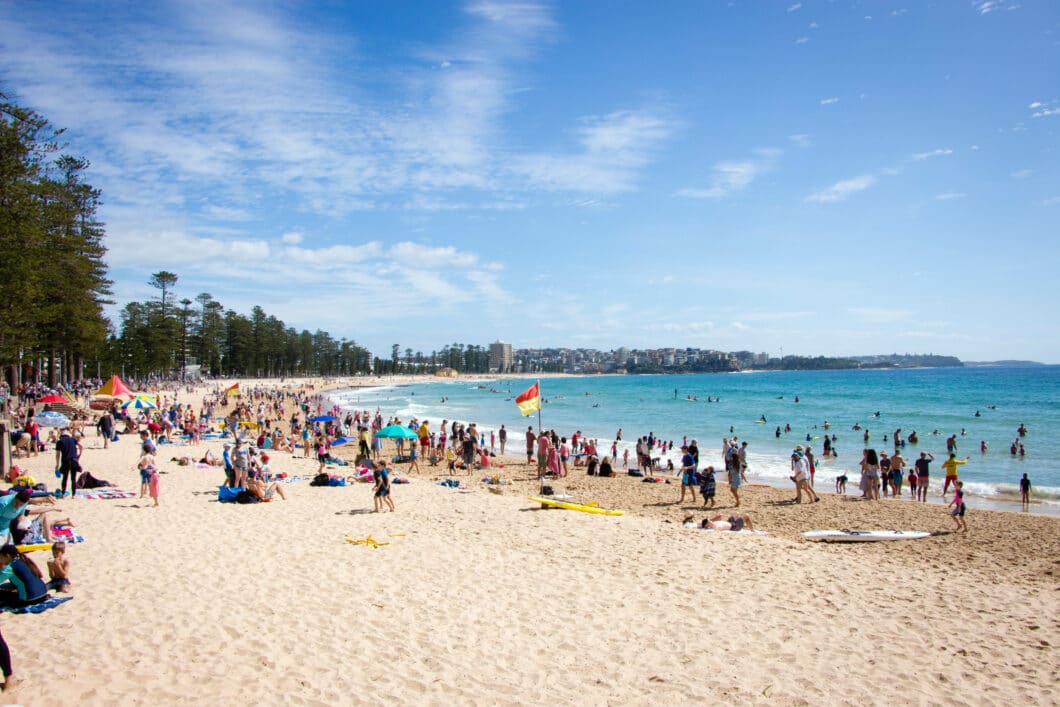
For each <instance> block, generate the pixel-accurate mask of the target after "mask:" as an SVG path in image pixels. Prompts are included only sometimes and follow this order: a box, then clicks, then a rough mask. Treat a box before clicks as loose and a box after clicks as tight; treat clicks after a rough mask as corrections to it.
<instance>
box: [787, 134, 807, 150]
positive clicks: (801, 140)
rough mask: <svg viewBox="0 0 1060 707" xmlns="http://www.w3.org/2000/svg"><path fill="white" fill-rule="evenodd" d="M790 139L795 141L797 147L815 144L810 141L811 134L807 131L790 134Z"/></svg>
mask: <svg viewBox="0 0 1060 707" xmlns="http://www.w3.org/2000/svg"><path fill="white" fill-rule="evenodd" d="M788 140H790V141H791V142H792V143H794V144H795V145H796V146H797V147H812V146H813V143H812V142H811V141H810V136H809V135H807V134H805V133H799V134H797V135H788Z"/></svg>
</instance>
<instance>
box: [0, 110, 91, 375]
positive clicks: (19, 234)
mask: <svg viewBox="0 0 1060 707" xmlns="http://www.w3.org/2000/svg"><path fill="white" fill-rule="evenodd" d="M61 133H62V131H61V130H57V129H56V128H54V127H52V126H51V125H50V124H49V123H48V121H47V120H46V119H45V118H43V117H42V116H40V115H39V114H37V113H35V112H33V111H31V110H28V109H25V108H23V107H21V106H18V105H17V104H15V103H13V102H10V101H8V100H7V98H6V96H3V95H2V94H0V252H3V253H5V257H4V258H2V259H0V365H12V364H15V365H12V368H11V369H10V370H11V371H12V372H13V374H14V375H12V376H11V377H12V379H14V380H13V382H14V381H16V380H17V379H18V378H19V376H20V375H21V371H20V370H19V367H18V365H17V364H19V363H20V362H25V361H32V360H34V359H37V358H43V359H46V360H48V361H49V362H50V365H49V369H48V373H49V382H50V383H51V384H53V385H55V384H58V383H59V382H61V380H60V379H72V378H75V377H78V376H79V374H80V371H79V370H75V369H76V368H77V366H76V365H75V364H74V362H83V361H84V360H85V358H86V357H89V356H99V355H100V353H101V352H102V350H103V349H104V348H105V347H104V345H105V343H106V337H107V322H106V319H105V318H104V317H103V305H104V304H107V303H108V300H107V297H108V295H109V294H110V281H109V280H107V269H106V265H105V263H104V262H103V256H104V255H105V253H106V248H105V247H104V245H103V238H104V235H105V233H104V228H103V224H102V223H100V222H99V221H98V220H97V218H96V211H97V209H98V207H99V197H100V193H99V190H97V189H95V188H93V187H92V186H91V185H89V184H88V183H87V182H86V181H85V174H86V172H87V170H88V167H89V163H88V161H87V160H84V159H81V158H76V157H71V156H69V155H62V154H60V153H59V151H60V149H61V146H60V145H59V143H58V139H59V136H60V135H61ZM60 359H61V360H63V361H65V362H66V363H67V365H66V366H64V367H63V369H62V370H61V371H60V370H59V369H58V367H57V365H56V363H57V362H58V361H59V360H60Z"/></svg>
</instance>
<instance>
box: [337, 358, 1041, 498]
mask: <svg viewBox="0 0 1060 707" xmlns="http://www.w3.org/2000/svg"><path fill="white" fill-rule="evenodd" d="M766 372H770V371H766ZM508 375H510V376H515V377H522V376H521V375H520V374H508ZM580 375H582V374H567V376H568V377H577V376H580ZM593 375H595V374H593ZM609 375H614V374H609ZM397 377H399V378H400V377H402V376H397ZM407 377H408V378H413V379H416V380H408V381H403V382H401V383H400V384H390V385H385V386H384V385H380V384H378V383H373V384H370V385H364V386H357V388H348V389H350V390H356V389H360V388H374V387H391V386H393V387H409V386H412V385H418V384H424V383H453V384H459V383H461V382H464V383H478V382H480V381H482V380H493V379H492V378H486V379H470V378H469V379H463V378H461V379H455V380H454V379H436V378H434V377H433V376H430V377H429V378H428V379H423V378H422V377H421V376H407ZM541 377H542V378H544V377H545V376H541ZM345 389H347V388H343V387H331V388H329V389H327V390H326V391H322V392H324V393H325V394H329V393H341V392H342V391H343V390H345ZM328 399H329V401H330V402H331V404H339V402H338V401H336V400H333V399H332V398H330V397H329V398H328ZM358 405H361V404H360V403H358ZM345 409H348V410H350V411H355V410H357V409H362V408H359V407H348V408H344V410H345ZM384 412H387V411H385V410H384ZM394 412H395V411H394V410H393V409H391V410H390V411H389V414H390V415H393V414H394ZM386 416H387V415H385V414H384V417H386ZM528 419H529V418H528ZM458 421H461V422H464V423H468V422H477V423H478V428H479V430H481V431H482V432H483V433H485V434H489V433H490V432H491V431H494V432H495V431H496V430H498V429H499V428H500V424H494V423H491V422H489V421H483V420H482V419H481V418H475V419H474V420H471V419H468V420H458ZM450 422H452V420H450ZM535 426H536V425H535ZM434 431H437V423H436V424H435V425H434ZM515 436H516V438H517V439H515V440H514V442H515V444H516V445H517V446H518V445H521V444H522V443H523V442H522V437H521V433H518V434H516V435H515ZM561 436H562V434H561ZM597 439H598V440H599V441H600V442H601V448H602V449H607V448H609V447H610V444H611V442H612V441H613V440H612V439H607V438H597ZM796 443H797V442H796ZM619 444H620V447H619V449H620V450H621V449H623V448H625V447H629V448H630V449H631V450H632V448H633V443H631V442H630V441H629V440H623V441H622V442H620V443H619ZM711 453H713V450H712V451H711ZM755 456H759V457H761V456H765V457H767V458H769V459H770V460H771V461H773V462H776V461H777V460H782V457H781V456H780V455H770V454H769V453H767V452H766V453H763V452H756V453H755ZM668 457H669V458H673V459H674V460H675V463H676V460H678V459H679V458H680V454H679V453H678V452H667V453H666V455H665V456H663V458H664V459H665V458H668ZM822 462H823V466H820V467H818V478H819V479H821V480H822V481H823V477H822V475H821V472H822V470H824V471H826V472H829V473H828V479H829V483H828V484H827V486H828V488H826V489H824V490H821V489H817V491H818V493H827V494H830V495H836V494H835V491H834V488H833V487H832V485H831V484H832V482H834V474H832V473H831V472H832V471H834V470H832V469H830V468H829V467H830V465H831V463H832V460H819V463H822ZM618 463H619V465H620V464H621V452H620V454H619V462H618ZM621 468H622V467H621V466H618V467H616V469H621ZM751 469H752V470H751V471H750V472H749V473H748V477H749V479H750V483H761V484H767V485H770V486H773V487H775V488H778V489H781V488H783V486H784V482H785V480H786V479H785V478H784V477H782V476H763V477H759V476H756V475H755V472H754V471H753V469H754V466H753V465H752V466H751ZM623 473H624V472H623ZM667 473H668V472H667V471H666V470H665V469H662V470H657V471H656V474H658V475H661V476H666V475H667ZM850 473H851V472H848V474H850ZM851 479H852V480H853V476H851ZM942 483H943V479H942V478H941V477H938V476H934V477H932V486H931V488H930V490H929V495H928V499H927V501H926V503H927V504H929V505H937V506H941V507H945V505H946V504H947V503H949V500H950V499H952V494H951V495H949V496H947V497H946V500H943V497H942V496H940V495H938V489H940V488H941V486H942ZM998 483H1002V482H998ZM847 486H848V489H850V488H853V489H854V492H853V494H851V493H850V492H849V491H848V494H847V496H851V497H853V498H855V499H858V500H860V498H859V496H858V495H857V491H856V490H857V483H856V482H853V483H852V482H851V481H848V484H847ZM908 488H909V487H908V485H903V492H904V493H903V494H902V495H901V496H900V499H899V500H902V501H908V502H910V503H915V502H913V501H912V500H911V499H909V497H908V495H907V494H908ZM792 493H794V488H792ZM965 493H966V499H967V501H966V503H967V505H968V507H969V508H973V509H976V510H991V511H998V512H1006V513H1014V514H1025V515H1041V516H1049V517H1060V502H1049V501H1043V500H1033V493H1034V492H1033V491H1032V501H1031V504H1030V507H1029V509H1027V510H1024V509H1023V507H1022V504H1021V503H1020V502H1019V501H1010V500H1005V499H998V498H994V497H991V496H988V495H983V494H976V493H974V492H972V491H968V490H966V492H965ZM881 500H884V499H883V497H882V496H881ZM885 500H888V501H890V500H891V499H890V497H888V498H886V499H885ZM919 503H921V504H923V502H919Z"/></svg>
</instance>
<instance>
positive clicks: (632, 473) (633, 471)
mask: <svg viewBox="0 0 1060 707" xmlns="http://www.w3.org/2000/svg"><path fill="white" fill-rule="evenodd" d="M626 473H627V474H629V475H630V476H636V477H638V478H640V477H642V476H644V472H643V471H641V470H640V469H630V470H629V471H628V472H626Z"/></svg>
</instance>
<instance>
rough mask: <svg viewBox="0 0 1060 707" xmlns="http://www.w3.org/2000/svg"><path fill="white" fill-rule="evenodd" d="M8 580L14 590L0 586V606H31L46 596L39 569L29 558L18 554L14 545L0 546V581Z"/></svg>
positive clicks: (46, 592)
mask: <svg viewBox="0 0 1060 707" xmlns="http://www.w3.org/2000/svg"><path fill="white" fill-rule="evenodd" d="M7 582H10V583H11V584H12V585H14V590H10V589H6V588H4V587H0V606H13V607H22V606H32V605H33V604H39V603H40V602H42V601H44V600H45V599H47V598H48V586H47V585H46V584H45V583H44V580H42V579H41V577H40V570H39V569H37V566H36V565H35V564H33V561H32V560H30V559H29V558H23V557H22V556H21V555H19V552H18V548H16V547H15V546H14V545H4V546H3V547H0V583H7Z"/></svg>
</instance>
